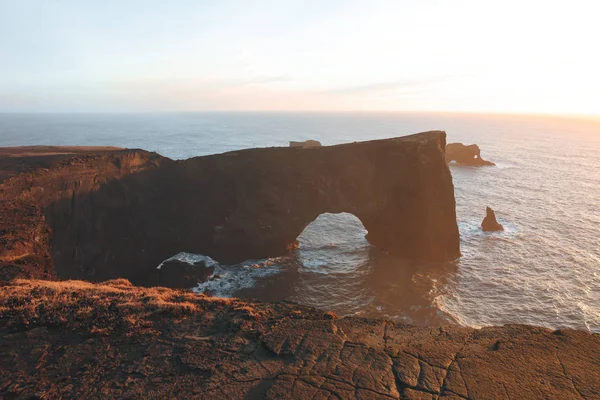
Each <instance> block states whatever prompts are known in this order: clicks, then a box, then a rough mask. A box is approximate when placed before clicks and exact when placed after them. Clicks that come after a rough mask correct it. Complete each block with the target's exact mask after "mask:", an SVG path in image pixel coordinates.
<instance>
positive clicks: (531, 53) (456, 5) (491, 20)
mask: <svg viewBox="0 0 600 400" xmlns="http://www.w3.org/2000/svg"><path fill="white" fill-rule="evenodd" d="M598 15H600V2H598V1H596V0H586V1H584V0H569V1H566V0H564V1H555V0H546V1H537V0H518V1H515V0H503V1H489V0H452V1H442V0H420V1H419V0H414V1H412V0H390V1H379V0H363V1H352V0H314V1H312V0H304V1H300V0H272V1H260V0H240V1H232V0H215V1H202V0H189V1H188V0H169V1H165V0H160V1H158V0H139V1H137V0H102V1H93V0H60V1H48V0H0V112H94V111H98V112H129V111H209V110H236V111H270V110H273V111H465V112H510V113H555V114H588V115H600V23H599V22H598Z"/></svg>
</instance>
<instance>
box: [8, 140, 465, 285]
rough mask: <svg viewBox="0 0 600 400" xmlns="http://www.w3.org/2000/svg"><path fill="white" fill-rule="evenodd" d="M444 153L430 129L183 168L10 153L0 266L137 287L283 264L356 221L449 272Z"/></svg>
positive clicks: (450, 221) (118, 157)
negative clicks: (166, 278) (307, 231)
mask: <svg viewBox="0 0 600 400" xmlns="http://www.w3.org/2000/svg"><path fill="white" fill-rule="evenodd" d="M445 145H446V134H445V133H444V132H441V131H432V132H425V133H420V134H416V135H411V136H405V137H401V138H395V139H386V140H373V141H368V142H358V143H348V144H342V145H337V146H324V147H315V148H313V149H312V150H311V151H299V150H298V149H294V148H287V147H280V148H261V149H247V150H240V151H234V152H230V153H224V154H217V155H211V156H205V157H196V158H192V159H189V160H184V161H173V160H170V159H168V158H166V157H162V156H160V155H158V154H156V153H150V152H146V151H143V150H111V151H104V150H103V151H99V152H93V151H92V152H86V153H77V154H64V152H61V151H60V149H52V148H50V149H49V148H44V149H40V152H42V154H41V155H36V154H31V153H32V152H33V153H35V151H34V150H35V149H34V150H32V151H29V152H28V153H27V155H26V156H23V157H17V156H14V155H13V156H11V157H2V154H3V153H2V149H0V172H3V174H0V221H2V224H1V229H0V264H6V267H7V270H6V271H7V272H6V274H5V275H7V276H8V277H17V276H22V277H37V278H48V277H51V275H54V274H56V275H54V276H55V277H56V278H59V279H85V280H91V281H102V280H106V279H113V278H126V279H130V280H131V281H132V282H134V283H136V284H140V283H143V282H144V281H145V280H146V277H147V276H148V274H153V273H155V270H156V267H157V266H158V265H159V264H160V263H161V262H162V261H164V260H166V259H168V258H169V257H172V256H173V255H174V254H177V253H180V252H190V253H195V254H204V255H207V256H209V257H211V258H213V259H214V260H216V261H218V262H221V263H225V264H235V263H238V262H241V261H244V260H247V259H260V258H267V257H274V256H280V255H284V254H287V253H288V252H289V251H290V249H293V248H294V245H295V244H296V243H297V238H298V236H299V235H300V233H301V232H302V231H303V230H304V228H305V227H306V226H307V225H308V224H310V223H311V222H312V221H314V220H315V218H317V217H318V216H319V215H320V214H322V213H325V212H330V213H340V212H348V213H352V214H354V215H355V216H356V217H358V218H359V219H360V220H361V222H362V224H363V225H364V226H365V228H366V229H367V230H368V232H369V233H368V235H367V239H368V240H369V242H370V243H371V244H373V245H374V246H376V247H378V248H380V249H385V250H387V251H389V252H390V253H392V254H395V255H398V256H401V257H405V258H408V259H413V260H428V261H448V260H453V259H456V258H457V257H459V256H460V248H459V233H458V227H457V224H456V212H455V200H454V185H453V184H452V176H451V174H450V170H449V168H448V166H447V164H446V162H445V160H444V153H443V149H444V147H445ZM42 150H43V151H42ZM53 151H54V152H55V153H56V154H53ZM69 151H70V152H72V151H73V150H72V149H70V150H69ZM2 167H3V168H2ZM180 270H181V269H180ZM184 272H185V271H184ZM185 274H187V272H186V273H185ZM2 275H3V274H2V273H0V276H2ZM183 278H184V282H188V279H187V278H185V276H184V277H183ZM185 285H187V283H185ZM177 286H179V284H178V285H177Z"/></svg>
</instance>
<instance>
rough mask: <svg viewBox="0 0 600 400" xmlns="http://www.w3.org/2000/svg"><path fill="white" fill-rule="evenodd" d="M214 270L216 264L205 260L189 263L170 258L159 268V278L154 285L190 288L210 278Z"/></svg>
mask: <svg viewBox="0 0 600 400" xmlns="http://www.w3.org/2000/svg"><path fill="white" fill-rule="evenodd" d="M214 270H215V267H214V266H211V265H206V263H204V262H197V263H194V264H188V263H186V262H183V261H179V260H168V261H165V262H164V263H162V265H161V266H160V268H159V269H157V272H158V273H157V278H158V279H157V281H156V282H155V283H153V285H152V286H166V287H170V288H175V289H190V288H192V287H194V286H196V285H197V284H198V283H200V282H204V281H206V280H207V279H208V278H210V276H211V275H212V273H213V272H214Z"/></svg>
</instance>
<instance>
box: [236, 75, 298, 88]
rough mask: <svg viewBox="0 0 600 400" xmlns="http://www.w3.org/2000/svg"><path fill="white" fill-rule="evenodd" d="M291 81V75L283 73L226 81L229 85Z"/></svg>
mask: <svg viewBox="0 0 600 400" xmlns="http://www.w3.org/2000/svg"><path fill="white" fill-rule="evenodd" d="M290 81H293V79H292V77H290V76H285V75H275V76H268V75H264V76H256V77H253V78H247V79H237V80H233V81H231V82H229V83H228V85H229V86H245V85H254V84H262V83H279V82H290Z"/></svg>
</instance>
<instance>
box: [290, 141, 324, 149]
mask: <svg viewBox="0 0 600 400" xmlns="http://www.w3.org/2000/svg"><path fill="white" fill-rule="evenodd" d="M290 147H302V148H310V147H321V142H319V141H318V140H305V141H304V142H294V141H290Z"/></svg>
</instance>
